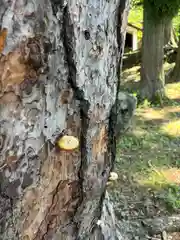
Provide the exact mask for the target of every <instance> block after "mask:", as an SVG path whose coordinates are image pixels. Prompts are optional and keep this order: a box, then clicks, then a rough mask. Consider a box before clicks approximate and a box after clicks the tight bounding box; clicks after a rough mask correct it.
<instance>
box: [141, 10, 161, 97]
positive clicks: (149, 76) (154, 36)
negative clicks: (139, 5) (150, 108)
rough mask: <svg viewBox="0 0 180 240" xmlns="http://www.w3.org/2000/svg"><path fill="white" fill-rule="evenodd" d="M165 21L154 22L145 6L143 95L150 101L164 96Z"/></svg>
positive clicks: (142, 66)
mask: <svg viewBox="0 0 180 240" xmlns="http://www.w3.org/2000/svg"><path fill="white" fill-rule="evenodd" d="M164 27H165V24H164V21H163V20H159V22H158V23H154V22H153V21H152V20H151V17H150V16H149V13H148V11H147V9H146V7H144V30H143V44H142V65H141V96H142V98H143V99H144V98H147V99H148V100H150V101H154V100H155V99H157V98H158V99H162V97H163V96H164V70H163V57H164V50H163V46H164Z"/></svg>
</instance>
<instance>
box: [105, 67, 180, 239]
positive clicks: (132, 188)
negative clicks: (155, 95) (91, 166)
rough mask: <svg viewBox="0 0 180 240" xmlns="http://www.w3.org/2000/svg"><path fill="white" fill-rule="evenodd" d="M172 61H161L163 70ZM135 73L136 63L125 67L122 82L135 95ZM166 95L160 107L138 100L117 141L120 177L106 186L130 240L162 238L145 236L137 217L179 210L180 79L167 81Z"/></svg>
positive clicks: (179, 236) (167, 69) (164, 214)
mask: <svg viewBox="0 0 180 240" xmlns="http://www.w3.org/2000/svg"><path fill="white" fill-rule="evenodd" d="M172 66H173V65H169V64H165V70H166V72H167V71H169V69H170V68H172ZM139 78H140V77H139V66H136V67H133V68H130V69H126V70H125V71H124V72H123V76H122V79H124V81H123V84H122V86H123V87H124V89H128V88H129V89H128V90H129V91H131V92H133V93H134V94H135V93H136V87H135V85H136V83H137V85H138V80H139ZM135 80H136V81H135ZM132 82H133V84H131V83H132ZM134 82H136V83H135V84H134ZM166 94H167V97H168V98H167V101H165V102H164V104H163V106H150V104H149V103H148V102H147V101H145V102H144V103H143V104H141V105H139V106H138V108H137V110H136V114H135V117H134V123H133V126H132V129H130V130H129V132H127V133H126V134H125V135H124V136H123V137H122V138H121V139H120V140H119V141H118V146H117V159H116V164H115V169H114V171H115V172H116V173H118V176H119V178H118V180H117V181H115V182H113V183H111V184H110V185H109V186H108V188H109V190H110V193H111V198H112V199H113V202H114V205H115V209H116V214H117V216H118V218H119V220H121V226H122V229H124V231H126V233H127V234H129V235H128V236H129V237H128V240H130V239H142V240H144V239H163V238H160V237H159V238H158V236H157V238H155V236H154V238H153V237H150V238H148V237H147V236H146V237H145V234H146V233H145V232H143V231H142V229H141V230H140V228H141V227H142V226H141V224H142V222H141V220H143V219H147V218H154V217H157V216H160V217H161V216H167V215H169V216H171V215H172V214H177V213H180V188H179V185H180V83H174V84H168V85H166ZM128 224H129V225H128ZM127 225H128V227H127ZM124 226H126V227H125V228H126V230H125V228H124ZM140 235H142V236H140ZM176 237H177V239H180V235H179V234H178V233H174V235H172V234H171V235H169V236H168V237H167V238H166V239H168V240H170V239H173V240H176ZM164 239H165V238H164Z"/></svg>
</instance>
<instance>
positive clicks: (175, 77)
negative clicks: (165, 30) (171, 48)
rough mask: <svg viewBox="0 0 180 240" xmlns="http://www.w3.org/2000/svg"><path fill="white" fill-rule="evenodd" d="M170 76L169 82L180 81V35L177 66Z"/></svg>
mask: <svg viewBox="0 0 180 240" xmlns="http://www.w3.org/2000/svg"><path fill="white" fill-rule="evenodd" d="M168 78H169V80H168V82H179V81H180V37H179V43H178V49H177V55H176V62H175V66H174V68H173V70H172V72H170V74H169V76H168Z"/></svg>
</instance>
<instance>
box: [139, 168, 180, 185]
mask: <svg viewBox="0 0 180 240" xmlns="http://www.w3.org/2000/svg"><path fill="white" fill-rule="evenodd" d="M137 182H138V183H139V184H140V185H146V186H149V187H155V188H157V187H158V188H162V187H164V186H166V185H167V184H180V169H178V168H166V169H160V168H153V169H152V171H151V172H150V173H149V174H147V176H141V177H140V178H139V179H138V180H137Z"/></svg>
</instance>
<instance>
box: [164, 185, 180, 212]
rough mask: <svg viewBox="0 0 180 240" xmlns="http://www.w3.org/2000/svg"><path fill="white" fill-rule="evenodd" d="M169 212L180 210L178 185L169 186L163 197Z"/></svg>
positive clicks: (179, 189)
mask: <svg viewBox="0 0 180 240" xmlns="http://www.w3.org/2000/svg"><path fill="white" fill-rule="evenodd" d="M162 199H163V200H164V201H165V203H166V205H167V208H168V209H169V210H177V209H180V188H179V186H178V185H176V184H171V185H169V186H168V190H167V192H166V195H164V196H162Z"/></svg>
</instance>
